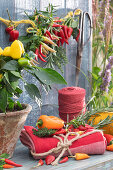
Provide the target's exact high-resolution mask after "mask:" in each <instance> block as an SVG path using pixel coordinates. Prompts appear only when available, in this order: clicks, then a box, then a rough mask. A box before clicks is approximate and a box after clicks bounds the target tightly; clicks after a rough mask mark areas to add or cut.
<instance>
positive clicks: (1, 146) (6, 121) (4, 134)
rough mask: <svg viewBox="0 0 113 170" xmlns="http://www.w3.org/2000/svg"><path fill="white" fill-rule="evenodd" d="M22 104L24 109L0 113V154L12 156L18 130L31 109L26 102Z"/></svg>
mask: <svg viewBox="0 0 113 170" xmlns="http://www.w3.org/2000/svg"><path fill="white" fill-rule="evenodd" d="M22 106H23V107H24V108H25V109H23V110H20V111H14V112H7V113H6V114H5V113H0V154H2V153H8V154H9V157H12V156H13V152H14V149H15V146H16V143H17V140H18V138H19V135H20V132H21V130H22V128H23V125H24V123H25V120H26V118H27V115H28V113H29V112H30V111H31V109H32V107H31V106H30V105H28V104H22Z"/></svg>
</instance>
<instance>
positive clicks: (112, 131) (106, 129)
mask: <svg viewBox="0 0 113 170" xmlns="http://www.w3.org/2000/svg"><path fill="white" fill-rule="evenodd" d="M97 114H99V115H98V116H96V118H95V120H94V124H95V125H96V124H98V123H99V121H100V120H103V119H105V118H106V117H107V116H110V117H111V116H113V112H101V113H97ZM92 119H94V116H92V117H91V118H90V119H89V121H91V120H92ZM100 129H103V132H104V133H107V134H111V135H113V123H111V124H109V125H107V126H105V127H103V128H100Z"/></svg>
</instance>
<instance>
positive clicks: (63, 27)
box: [62, 25, 68, 39]
mask: <svg viewBox="0 0 113 170" xmlns="http://www.w3.org/2000/svg"><path fill="white" fill-rule="evenodd" d="M62 29H63V31H64V35H65V38H66V39H68V34H67V30H68V27H67V26H66V25H63V26H62Z"/></svg>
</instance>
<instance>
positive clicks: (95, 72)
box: [92, 67, 101, 75]
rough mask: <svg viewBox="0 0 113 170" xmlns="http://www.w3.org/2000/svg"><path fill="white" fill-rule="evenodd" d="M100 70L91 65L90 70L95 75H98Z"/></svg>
mask: <svg viewBox="0 0 113 170" xmlns="http://www.w3.org/2000/svg"><path fill="white" fill-rule="evenodd" d="M100 71H101V69H100V68H99V67H93V69H92V72H93V73H94V74H96V75H98V74H99V72H100Z"/></svg>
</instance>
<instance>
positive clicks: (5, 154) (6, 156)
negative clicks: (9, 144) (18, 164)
mask: <svg viewBox="0 0 113 170" xmlns="http://www.w3.org/2000/svg"><path fill="white" fill-rule="evenodd" d="M0 157H1V158H8V157H9V154H7V153H3V154H1V155H0Z"/></svg>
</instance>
